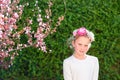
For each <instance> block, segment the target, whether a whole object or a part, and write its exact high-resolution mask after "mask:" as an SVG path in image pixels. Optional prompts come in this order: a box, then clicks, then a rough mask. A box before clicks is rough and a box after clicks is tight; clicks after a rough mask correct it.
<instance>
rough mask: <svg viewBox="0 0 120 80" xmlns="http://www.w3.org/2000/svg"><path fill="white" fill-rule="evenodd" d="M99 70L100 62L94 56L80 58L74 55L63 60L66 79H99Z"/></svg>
mask: <svg viewBox="0 0 120 80" xmlns="http://www.w3.org/2000/svg"><path fill="white" fill-rule="evenodd" d="M98 72H99V63H98V59H97V57H94V56H90V55H87V57H86V58H85V59H84V60H79V59H77V58H75V57H74V56H73V55H72V56H70V57H69V58H67V59H65V60H64V62H63V74H64V80H98Z"/></svg>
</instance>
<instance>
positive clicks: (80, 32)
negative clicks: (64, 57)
mask: <svg viewBox="0 0 120 80" xmlns="http://www.w3.org/2000/svg"><path fill="white" fill-rule="evenodd" d="M76 35H80V36H85V35H87V32H86V29H85V28H84V27H82V28H79V29H77V30H74V31H73V36H76Z"/></svg>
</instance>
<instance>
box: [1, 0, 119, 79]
mask: <svg viewBox="0 0 120 80" xmlns="http://www.w3.org/2000/svg"><path fill="white" fill-rule="evenodd" d="M27 1H29V2H30V6H29V7H27V8H25V11H24V13H23V16H22V19H21V21H20V22H19V23H18V24H19V26H23V23H24V20H25V19H26V17H27V16H30V15H32V13H33V12H31V11H30V10H31V9H32V8H35V7H34V6H33V5H32V4H33V2H31V1H32V0H21V3H24V2H27ZM64 1H65V4H64ZM52 2H53V7H52V14H53V15H52V19H53V24H55V22H56V20H57V18H58V17H59V16H61V15H63V14H64V13H65V19H64V21H62V23H61V25H60V26H59V27H58V28H57V32H56V33H54V34H51V35H49V36H48V37H47V38H46V40H45V41H46V44H47V47H48V49H49V50H52V52H48V53H43V52H41V51H39V50H38V49H36V48H33V47H30V48H27V49H23V50H22V51H19V55H18V56H17V57H16V58H15V61H14V64H13V66H11V67H10V68H9V69H8V70H2V69H1V70H0V78H2V79H4V80H63V73H62V70H63V68H62V65H63V60H64V59H65V58H67V57H69V56H70V55H71V54H72V51H71V50H70V49H69V48H68V47H67V44H66V40H67V39H68V38H69V37H70V36H71V34H72V31H73V30H74V29H76V28H79V27H81V26H85V27H86V28H87V29H89V30H91V31H93V32H94V34H95V42H93V44H92V46H91V49H90V51H89V53H88V54H91V55H94V56H97V57H98V59H99V64H100V71H99V80H120V76H119V74H120V65H119V64H120V61H119V59H120V51H119V49H120V26H119V24H120V5H119V4H120V1H119V0H114V1H113V0H75V1H74V0H73V1H69V0H52ZM39 6H40V8H41V9H42V11H43V12H42V13H43V15H44V13H45V12H44V10H45V9H46V8H47V1H46V0H39ZM36 25H37V23H36V24H34V25H32V26H33V28H36ZM51 27H54V26H51ZM23 39H24V36H23ZM24 41H25V40H24Z"/></svg>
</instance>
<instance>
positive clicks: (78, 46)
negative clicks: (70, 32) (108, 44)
mask: <svg viewBox="0 0 120 80" xmlns="http://www.w3.org/2000/svg"><path fill="white" fill-rule="evenodd" d="M90 44H91V43H90V39H89V38H88V37H85V36H80V37H78V38H77V39H76V40H74V41H72V45H73V47H74V50H75V52H74V53H75V54H77V55H79V56H84V55H85V54H86V53H87V51H88V50H89V47H90Z"/></svg>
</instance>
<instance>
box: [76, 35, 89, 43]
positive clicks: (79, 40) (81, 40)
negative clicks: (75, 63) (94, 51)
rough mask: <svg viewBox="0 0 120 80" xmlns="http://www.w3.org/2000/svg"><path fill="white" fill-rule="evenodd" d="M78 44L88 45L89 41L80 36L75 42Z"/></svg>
mask: <svg viewBox="0 0 120 80" xmlns="http://www.w3.org/2000/svg"><path fill="white" fill-rule="evenodd" d="M75 41H76V42H78V43H90V39H89V38H88V37H85V36H81V37H79V38H78V39H76V40H75Z"/></svg>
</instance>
